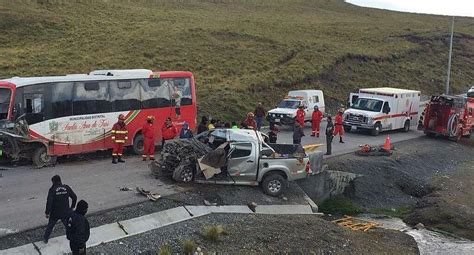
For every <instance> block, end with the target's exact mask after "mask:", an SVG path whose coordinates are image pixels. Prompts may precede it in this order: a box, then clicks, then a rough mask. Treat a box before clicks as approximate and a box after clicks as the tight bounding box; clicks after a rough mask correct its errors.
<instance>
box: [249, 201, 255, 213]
mask: <svg viewBox="0 0 474 255" xmlns="http://www.w3.org/2000/svg"><path fill="white" fill-rule="evenodd" d="M247 206H248V207H249V209H250V210H252V212H255V208H257V203H255V202H250V203H248V204H247Z"/></svg>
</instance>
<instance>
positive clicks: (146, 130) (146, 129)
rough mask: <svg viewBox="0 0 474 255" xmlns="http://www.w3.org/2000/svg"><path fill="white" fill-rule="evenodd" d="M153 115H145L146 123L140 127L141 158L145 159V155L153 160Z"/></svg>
mask: <svg viewBox="0 0 474 255" xmlns="http://www.w3.org/2000/svg"><path fill="white" fill-rule="evenodd" d="M154 120H155V117H154V116H151V115H150V116H147V117H146V123H145V124H144V125H143V127H142V134H143V139H144V140H143V154H142V159H143V161H146V158H147V157H150V160H155V128H154V127H153V121H154Z"/></svg>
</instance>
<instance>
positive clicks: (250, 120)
mask: <svg viewBox="0 0 474 255" xmlns="http://www.w3.org/2000/svg"><path fill="white" fill-rule="evenodd" d="M243 123H244V124H245V125H244V126H245V127H246V129H253V130H257V123H256V122H255V119H254V114H253V112H249V113H247V118H246V119H245V120H244V122H243Z"/></svg>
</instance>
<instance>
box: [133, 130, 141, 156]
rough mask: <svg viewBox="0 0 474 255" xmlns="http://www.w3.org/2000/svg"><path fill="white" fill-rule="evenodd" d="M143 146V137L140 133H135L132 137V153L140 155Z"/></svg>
mask: <svg viewBox="0 0 474 255" xmlns="http://www.w3.org/2000/svg"><path fill="white" fill-rule="evenodd" d="M143 147H144V139H143V135H142V134H137V135H136V136H135V138H133V145H132V148H133V153H135V154H137V155H142V153H143Z"/></svg>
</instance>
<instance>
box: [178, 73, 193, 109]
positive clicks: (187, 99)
mask: <svg viewBox="0 0 474 255" xmlns="http://www.w3.org/2000/svg"><path fill="white" fill-rule="evenodd" d="M173 83H174V86H175V87H176V88H177V89H179V90H180V91H181V93H182V98H181V105H191V104H193V98H192V93H191V79H190V78H174V79H173Z"/></svg>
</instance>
